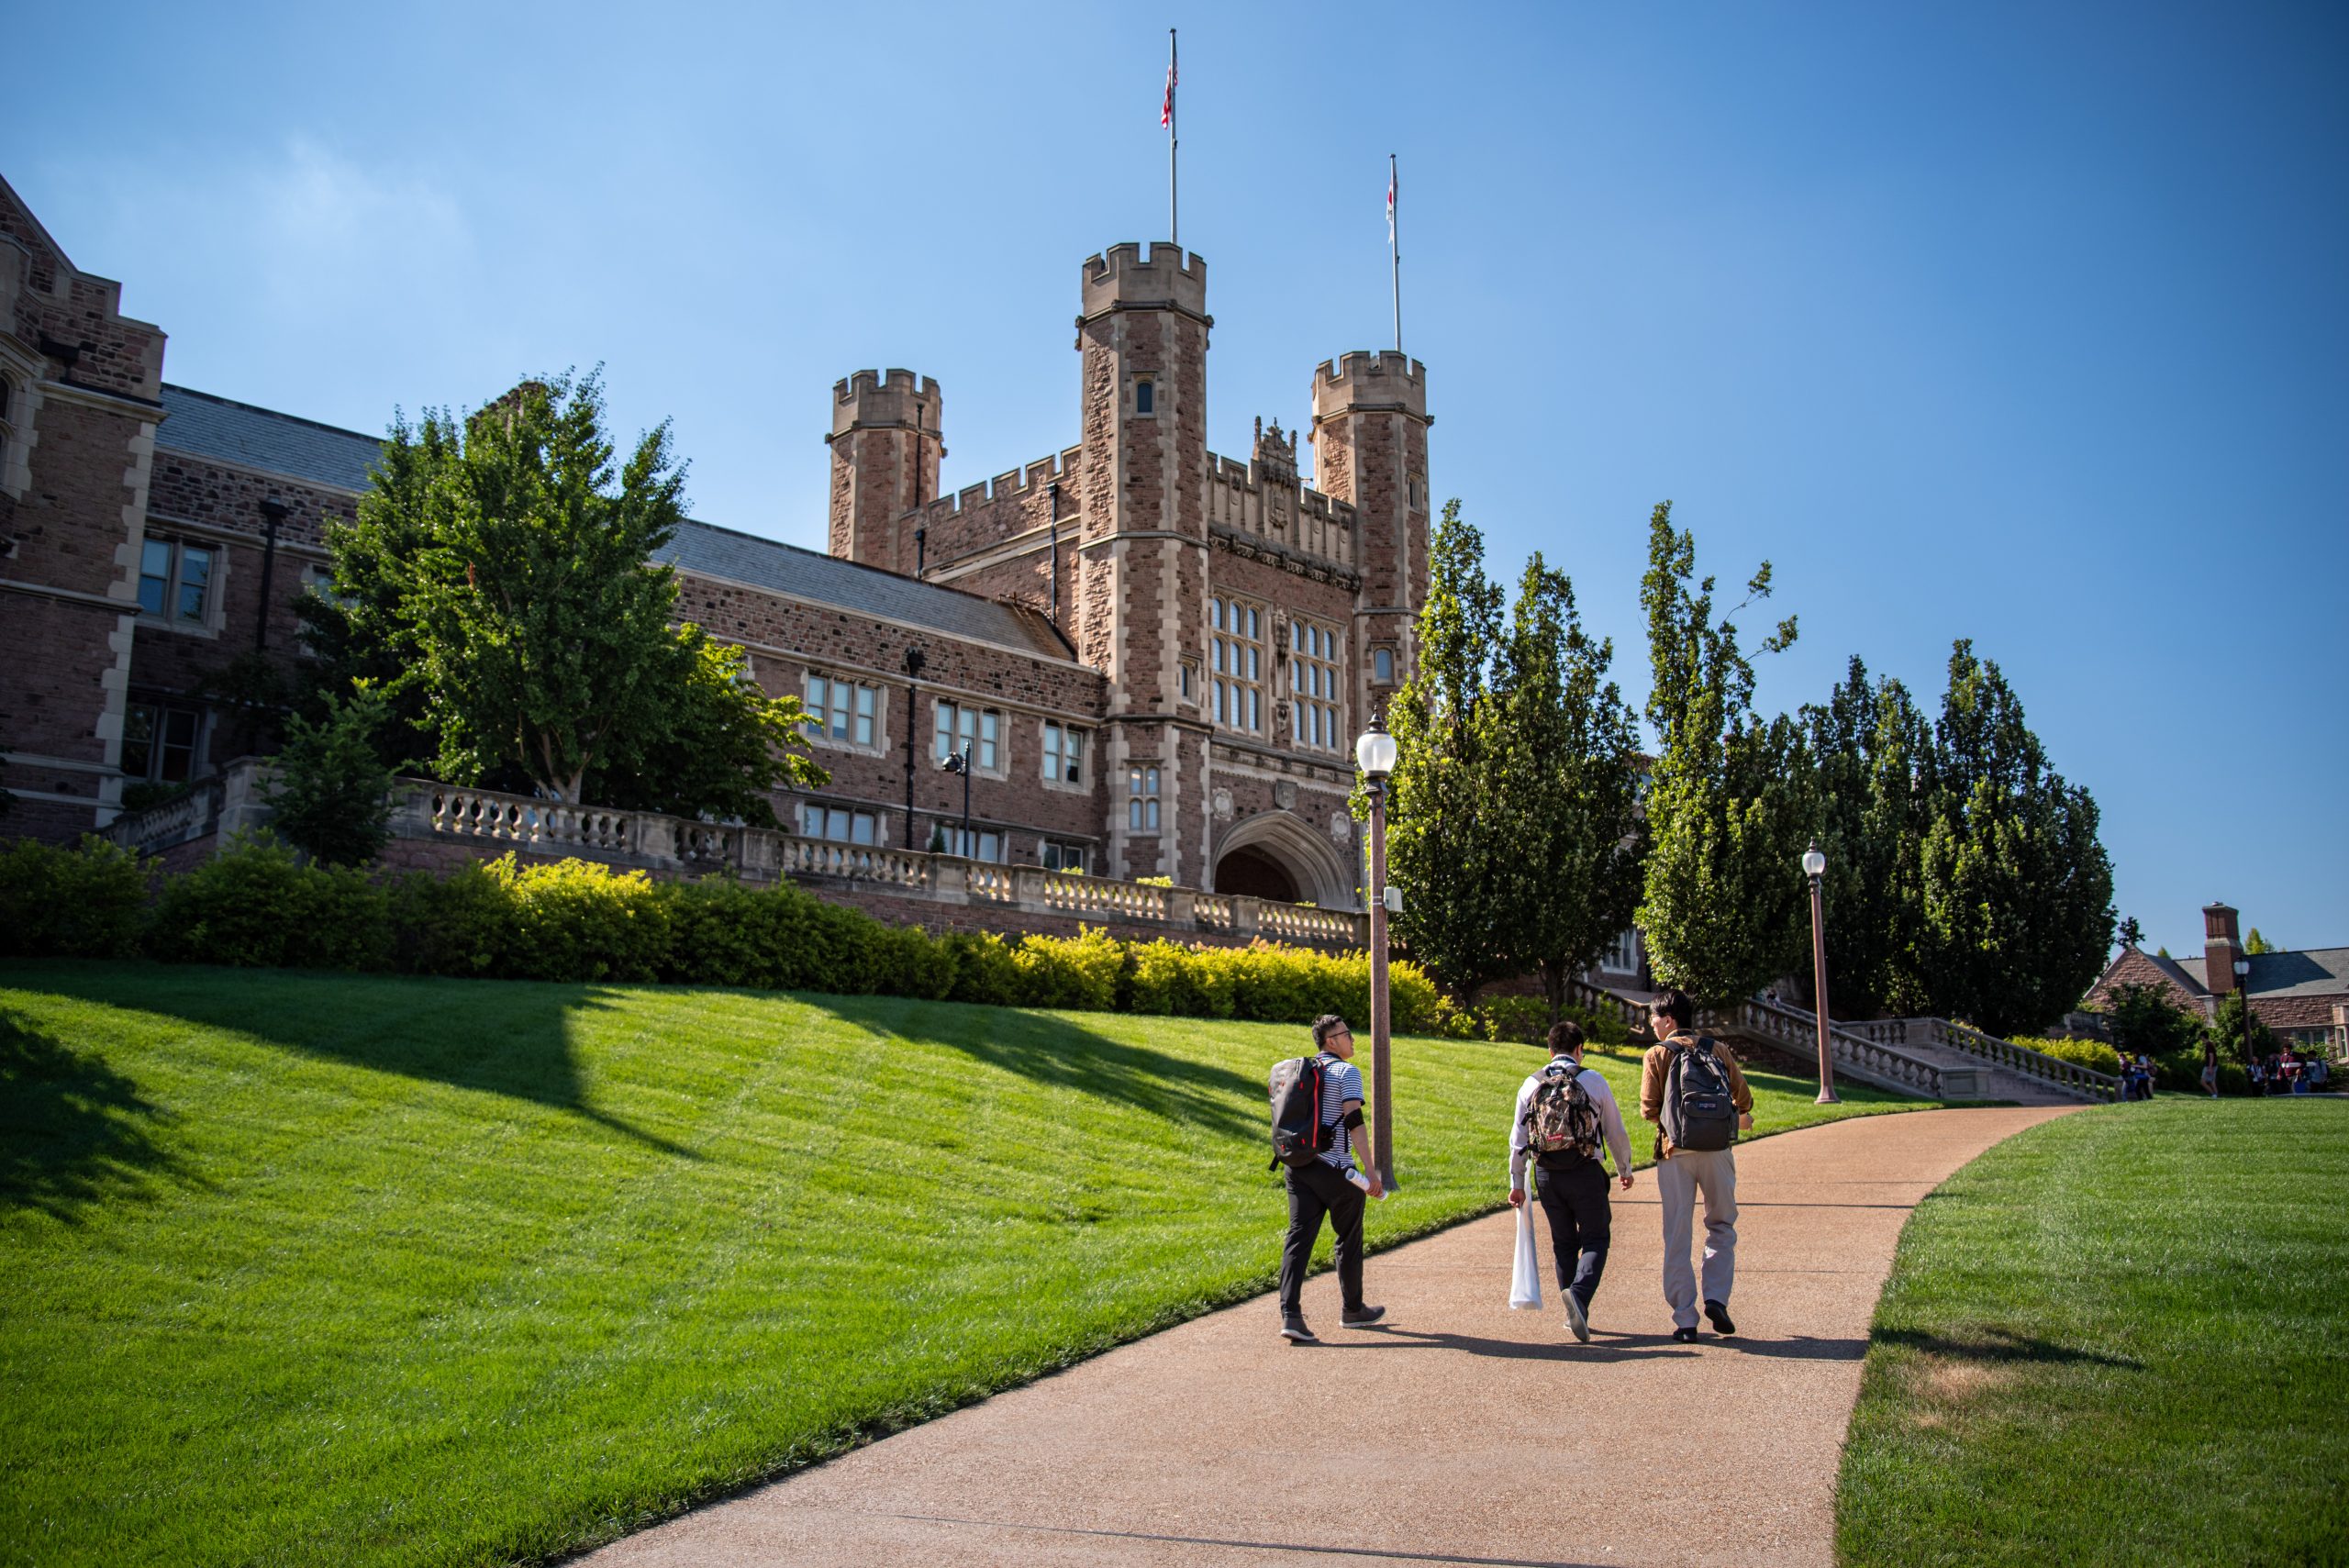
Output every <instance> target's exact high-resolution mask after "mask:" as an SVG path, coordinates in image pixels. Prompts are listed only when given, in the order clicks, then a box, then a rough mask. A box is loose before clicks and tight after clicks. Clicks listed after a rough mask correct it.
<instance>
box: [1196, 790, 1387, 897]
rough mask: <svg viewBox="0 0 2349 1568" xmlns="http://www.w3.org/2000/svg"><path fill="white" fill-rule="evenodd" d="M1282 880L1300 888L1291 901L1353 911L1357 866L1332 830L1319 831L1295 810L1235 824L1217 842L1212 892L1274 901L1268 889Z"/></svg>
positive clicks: (1261, 814)
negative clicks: (1227, 875)
mask: <svg viewBox="0 0 2349 1568" xmlns="http://www.w3.org/2000/svg"><path fill="white" fill-rule="evenodd" d="M1227 866H1228V867H1229V869H1230V873H1231V876H1230V882H1229V883H1227V882H1226V880H1225V872H1226V868H1227ZM1283 881H1285V882H1286V884H1288V885H1289V886H1291V887H1293V888H1295V889H1296V891H1295V892H1294V893H1293V894H1292V895H1290V896H1289V898H1288V899H1287V900H1286V901H1287V902H1290V903H1309V904H1318V905H1319V906H1321V907H1322V908H1324V909H1352V908H1353V907H1354V906H1355V903H1356V902H1357V900H1356V896H1355V892H1354V873H1353V866H1352V865H1351V864H1350V863H1349V862H1348V860H1347V858H1346V856H1345V854H1344V853H1342V852H1341V850H1340V848H1339V846H1338V845H1337V844H1336V843H1335V842H1334V841H1333V840H1331V839H1330V835H1329V834H1328V833H1327V832H1319V833H1317V832H1315V831H1314V830H1313V828H1312V825H1311V824H1310V823H1308V822H1307V821H1306V819H1305V818H1304V817H1299V816H1297V813H1295V812H1293V811H1260V812H1258V813H1257V814H1256V815H1255V816H1253V817H1248V818H1247V819H1245V820H1244V821H1240V822H1235V823H1233V824H1232V825H1231V826H1230V827H1229V828H1225V829H1224V830H1223V833H1222V834H1221V836H1220V837H1219V838H1218V840H1216V845H1215V881H1214V884H1213V891H1215V892H1218V893H1240V894H1254V895H1256V896H1258V897H1260V898H1269V897H1274V896H1276V895H1275V894H1274V893H1272V892H1271V891H1269V889H1270V888H1271V887H1273V886H1275V885H1277V884H1279V883H1281V882H1283Z"/></svg>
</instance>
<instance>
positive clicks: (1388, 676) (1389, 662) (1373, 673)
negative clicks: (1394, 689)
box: [1370, 648, 1395, 686]
mask: <svg viewBox="0 0 2349 1568" xmlns="http://www.w3.org/2000/svg"><path fill="white" fill-rule="evenodd" d="M1370 678H1371V679H1372V680H1373V681H1375V682H1376V683H1377V684H1380V685H1382V686H1391V685H1393V684H1395V651H1394V650H1393V649H1391V648H1374V649H1372V650H1371V651H1370Z"/></svg>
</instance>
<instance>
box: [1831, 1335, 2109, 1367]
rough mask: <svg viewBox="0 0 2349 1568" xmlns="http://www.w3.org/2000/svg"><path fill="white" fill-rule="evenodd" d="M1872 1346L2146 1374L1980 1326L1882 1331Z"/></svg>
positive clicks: (2099, 1355)
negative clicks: (1944, 1330) (1949, 1330)
mask: <svg viewBox="0 0 2349 1568" xmlns="http://www.w3.org/2000/svg"><path fill="white" fill-rule="evenodd" d="M1869 1342H1870V1343H1871V1344H1877V1345H1898V1346H1901V1347H1902V1348H1904V1349H1907V1350H1912V1351H1920V1352H1921V1353H1922V1354H1925V1355H1929V1356H1940V1357H1943V1358H1945V1359H1947V1360H1950V1361H1958V1362H2040V1363H2042V1364H2044V1365H2049V1366H2110V1367H2119V1368H2121V1369H2123V1370H2125V1371H2129V1372H2143V1371H2144V1370H2145V1363H2144V1362H2141V1361H2136V1360H2133V1359H2132V1358H2130V1357H2128V1356H2117V1355H2110V1354H2108V1353H2106V1352H2105V1351H2083V1350H2076V1349H2074V1348H2073V1347H2072V1346H2069V1345H2059V1344H2056V1343H2055V1342H2054V1340H2035V1339H2032V1337H2031V1336H2029V1335H2027V1334H2019V1333H2017V1332H2015V1331H2014V1330H2013V1329H2001V1328H1998V1327H1995V1326H1993V1325H1987V1324H1985V1325H1981V1326H1978V1327H1974V1328H1968V1329H1961V1330H1959V1331H1958V1332H1957V1333H1955V1334H1935V1333H1929V1332H1927V1331H1926V1330H1924V1329H1877V1330H1876V1332H1875V1334H1873V1335H1871V1336H1870V1340H1869Z"/></svg>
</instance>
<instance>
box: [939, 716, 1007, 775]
mask: <svg viewBox="0 0 2349 1568" xmlns="http://www.w3.org/2000/svg"><path fill="white" fill-rule="evenodd" d="M1002 734H1003V715H1001V714H1000V713H997V712H996V710H995V709H993V708H991V707H966V706H963V704H961V703H951V702H941V703H940V704H939V705H938V722H937V733H936V737H935V744H934V745H933V747H932V750H933V751H935V752H936V753H937V761H939V762H944V761H946V759H947V758H949V757H951V756H952V755H953V754H954V753H955V752H957V751H962V750H963V749H964V748H965V747H967V748H969V749H970V752H971V760H972V761H973V762H974V763H975V764H976V765H977V767H978V768H979V771H980V772H982V773H1000V772H1002V764H1001V762H999V760H998V759H999V757H1000V755H1001V753H1000V751H999V749H998V741H999V740H1000V739H1001V737H1002Z"/></svg>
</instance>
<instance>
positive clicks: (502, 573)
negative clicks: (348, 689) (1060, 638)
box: [305, 375, 825, 825]
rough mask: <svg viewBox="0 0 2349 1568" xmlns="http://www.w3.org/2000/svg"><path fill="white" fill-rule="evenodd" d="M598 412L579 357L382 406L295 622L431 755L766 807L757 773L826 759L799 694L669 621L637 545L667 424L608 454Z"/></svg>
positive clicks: (757, 809)
mask: <svg viewBox="0 0 2349 1568" xmlns="http://www.w3.org/2000/svg"><path fill="white" fill-rule="evenodd" d="M603 424H604V402H603V389H602V386H601V384H600V382H599V381H598V380H597V378H596V377H595V376H593V375H590V376H588V377H586V378H585V379H584V380H581V381H578V382H573V381H572V380H571V379H570V378H568V377H562V378H557V379H555V380H552V381H550V382H526V383H524V384H522V385H520V386H518V387H517V388H516V389H515V390H514V391H513V392H511V393H509V394H507V395H506V396H505V397H503V398H501V399H499V400H498V401H497V402H495V403H494V404H492V405H490V406H488V407H486V408H484V409H483V410H482V411H481V412H479V413H477V414H475V415H474V416H473V417H471V418H470V419H467V420H465V421H463V422H462V424H461V423H460V422H459V421H458V420H457V419H455V418H454V417H452V416H451V415H449V414H448V413H447V412H445V411H443V412H440V413H428V414H427V415H426V416H425V418H424V420H423V423H422V424H421V425H420V426H418V427H416V428H410V427H408V426H407V425H406V423H405V421H400V422H395V424H394V426H393V428H392V433H391V439H390V440H389V441H388V442H387V443H386V445H385V447H384V456H383V459H382V461H381V462H379V464H378V465H377V469H376V472H375V475H374V483H373V487H372V488H371V490H370V491H369V492H368V494H367V495H364V496H362V499H361V502H360V506H359V509H358V516H357V517H356V518H355V519H354V520H353V521H352V522H351V523H349V524H345V525H340V526H337V527H334V528H330V529H329V530H328V548H329V550H330V551H331V552H332V555H333V562H334V564H333V572H332V580H333V589H332V593H331V595H318V596H315V597H314V599H313V601H312V602H311V603H310V604H309V605H308V606H306V609H305V618H306V623H307V626H308V628H309V632H310V635H311V636H312V638H313V640H314V643H315V645H316V646H317V648H318V650H319V651H320V653H321V656H322V659H323V660H324V662H325V668H326V671H327V673H328V678H329V680H340V681H353V680H362V679H364V680H377V679H379V678H380V687H379V689H381V690H382V691H383V692H384V698H385V703H386V706H387V710H388V711H389V713H390V714H391V715H392V717H395V719H397V720H398V721H399V722H398V723H397V724H396V725H395V726H394V728H395V730H404V731H407V732H411V733H413V734H415V735H416V736H417V739H418V740H428V739H429V740H430V742H431V743H432V744H431V751H432V763H433V767H434V768H435V770H436V771H437V772H438V773H439V774H440V776H441V777H444V778H448V779H451V780H453V781H457V782H462V783H473V782H479V781H482V780H484V779H487V780H489V781H490V782H492V783H507V784H516V783H527V784H529V785H531V786H535V787H536V788H538V789H540V790H541V791H543V792H544V793H546V794H548V795H551V796H553V797H554V798H556V799H560V800H568V801H583V800H596V801H599V802H603V803H605V804H610V805H616V806H639V807H643V808H657V809H662V810H667V811H674V812H678V813H682V814H685V815H703V816H723V817H742V818H744V819H746V820H750V821H753V822H757V823H760V824H761V825H766V824H771V823H772V822H773V821H774V815H773V812H772V810H771V808H770V807H769V806H768V804H767V800H766V795H767V794H768V792H769V791H770V790H772V789H774V788H775V787H776V786H778V785H780V784H792V785H795V786H805V785H809V784H818V783H820V782H822V780H823V778H824V776H825V775H824V773H823V772H822V770H821V769H819V768H818V767H816V766H815V764H814V763H813V762H810V761H809V760H808V758H807V756H806V755H805V750H804V742H803V741H802V740H801V739H800V737H799V734H798V730H797V726H798V723H799V721H800V717H801V715H800V708H799V704H798V701H797V699H796V698H795V697H781V698H770V697H767V696H766V695H764V694H763V692H761V691H760V690H759V688H758V686H757V685H756V684H755V683H753V682H752V681H751V680H750V679H749V678H748V677H747V675H746V674H745V673H744V666H743V663H742V662H741V657H740V653H739V651H732V650H727V649H722V648H719V647H718V646H716V645H714V644H712V643H711V642H710V641H709V639H707V636H706V634H705V633H704V632H703V631H702V630H701V628H698V627H695V626H691V625H685V626H677V625H673V624H672V617H673V616H674V613H675V609H676V601H677V588H676V583H675V580H674V573H672V572H671V571H670V569H669V568H667V567H666V566H662V565H657V564H655V563H654V562H653V560H652V554H653V552H654V551H655V550H658V549H660V548H661V546H662V545H663V544H664V543H666V542H667V541H668V540H669V539H670V538H671V537H672V536H673V535H674V532H675V530H676V528H677V525H678V524H679V523H680V522H681V521H682V520H683V519H684V516H685V513H684V500H683V492H684V473H683V471H682V469H680V468H679V467H678V466H677V465H676V464H675V463H674V461H673V460H672V456H671V453H670V450H669V434H668V428H667V427H666V426H665V425H663V426H662V427H660V428H657V429H655V430H653V431H651V433H650V434H648V435H646V436H645V437H643V438H642V439H640V441H639V442H638V444H637V446H636V448H635V450H633V451H632V452H631V453H630V454H629V456H628V458H627V460H626V461H625V462H616V461H615V459H616V456H617V453H616V449H615V448H614V447H613V445H612V443H611V442H610V441H609V440H608V439H606V437H605V435H604V431H603ZM403 749H404V748H403V747H401V746H399V745H397V744H395V745H393V746H391V747H388V748H386V750H387V751H395V752H396V751H400V750H403Z"/></svg>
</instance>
